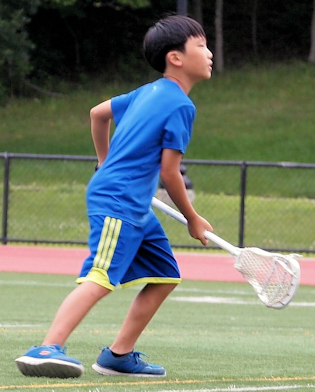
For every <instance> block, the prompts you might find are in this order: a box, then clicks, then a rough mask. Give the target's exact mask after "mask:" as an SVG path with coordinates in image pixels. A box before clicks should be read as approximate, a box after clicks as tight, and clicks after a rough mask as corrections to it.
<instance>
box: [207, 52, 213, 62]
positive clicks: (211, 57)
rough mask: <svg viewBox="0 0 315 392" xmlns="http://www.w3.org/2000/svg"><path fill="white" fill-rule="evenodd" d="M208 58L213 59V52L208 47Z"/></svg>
mask: <svg viewBox="0 0 315 392" xmlns="http://www.w3.org/2000/svg"><path fill="white" fill-rule="evenodd" d="M208 58H209V59H211V60H212V59H213V53H212V52H211V50H209V49H208Z"/></svg>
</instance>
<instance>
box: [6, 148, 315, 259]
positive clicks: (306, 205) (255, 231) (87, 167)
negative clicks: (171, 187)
mask: <svg viewBox="0 0 315 392" xmlns="http://www.w3.org/2000/svg"><path fill="white" fill-rule="evenodd" d="M0 159H1V161H2V164H3V170H2V174H0V180H1V183H2V185H1V192H2V194H3V197H2V201H1V202H0V203H1V204H0V207H1V214H2V216H1V220H2V233H1V242H2V243H3V244H7V243H9V242H31V243H60V244H86V242H87V237H88V231H89V227H88V220H87V217H86V207H85V190H86V185H87V182H88V181H89V179H90V177H91V175H92V174H93V171H94V166H95V157H91V156H60V155H27V154H10V153H0ZM183 163H184V165H185V170H184V175H185V176H187V178H186V179H188V181H187V182H188V183H189V184H190V187H191V185H192V189H190V190H189V192H190V196H191V197H192V198H193V204H194V206H195V208H196V210H197V211H198V212H199V213H200V214H201V215H203V216H204V217H206V218H207V219H208V220H209V221H210V222H211V224H212V226H213V227H214V230H215V232H216V233H217V234H218V235H219V236H221V237H223V238H224V239H226V240H227V241H229V242H231V243H233V244H235V245H238V246H258V247H261V248H264V249H267V250H276V251H290V252H305V253H307V252H315V164H297V163H281V162H279V163H269V162H242V161H236V162H234V161H233V162H232V161H205V160H202V161H201V160H184V161H183ZM163 193H165V191H163V189H159V191H158V197H162V198H163V197H165V194H163ZM157 215H158V216H159V218H160V220H161V222H162V224H163V226H164V228H165V230H166V232H167V234H168V236H169V238H170V241H171V243H172V245H173V246H174V247H182V248H199V247H200V248H201V247H202V246H201V245H199V243H198V242H197V241H196V240H194V239H192V238H190V237H189V235H188V233H187V229H186V228H185V227H184V226H182V225H180V224H179V223H178V222H176V221H175V220H173V219H172V218H170V217H168V216H166V215H165V214H163V213H161V212H159V211H157ZM214 248H215V247H214Z"/></svg>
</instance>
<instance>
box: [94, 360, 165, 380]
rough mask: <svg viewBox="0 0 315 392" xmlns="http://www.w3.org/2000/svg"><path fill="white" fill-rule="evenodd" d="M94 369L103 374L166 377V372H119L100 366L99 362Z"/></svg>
mask: <svg viewBox="0 0 315 392" xmlns="http://www.w3.org/2000/svg"><path fill="white" fill-rule="evenodd" d="M92 369H93V370H95V371H96V372H97V373H99V374H102V375H103V376H130V377H165V376H166V372H165V373H163V374H152V373H151V374H150V373H124V372H118V371H117V370H112V369H108V368H105V367H103V366H100V365H99V364H98V363H94V364H93V365H92Z"/></svg>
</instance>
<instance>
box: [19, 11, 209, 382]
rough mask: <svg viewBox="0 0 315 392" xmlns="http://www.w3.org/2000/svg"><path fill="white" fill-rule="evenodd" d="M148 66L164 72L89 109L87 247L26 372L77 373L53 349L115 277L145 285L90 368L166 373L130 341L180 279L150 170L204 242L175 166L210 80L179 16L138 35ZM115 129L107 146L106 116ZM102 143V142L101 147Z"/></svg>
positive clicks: (190, 28) (200, 39)
mask: <svg viewBox="0 0 315 392" xmlns="http://www.w3.org/2000/svg"><path fill="white" fill-rule="evenodd" d="M143 47H144V53H145V57H146V59H147V61H148V62H149V64H150V65H151V66H152V67H153V68H154V69H155V70H157V71H159V72H161V73H163V78H161V79H158V80H157V81H155V82H153V83H149V84H146V85H144V86H142V87H140V88H138V89H136V90H134V91H132V92H130V93H129V94H124V95H121V96H118V97H114V98H112V99H110V100H108V101H106V102H103V103H101V104H99V105H98V106H96V107H94V108H93V109H92V110H91V113H90V114H91V132H92V138H93V142H94V146H95V150H96V154H97V158H98V170H97V171H96V173H95V174H94V176H93V177H92V179H91V181H90V183H89V185H88V189H87V210H88V216H89V221H90V227H91V231H90V236H89V247H90V251H91V255H90V256H89V257H88V258H87V259H86V260H85V262H84V264H83V267H82V270H81V273H80V276H79V278H78V279H77V282H78V283H80V284H79V285H78V286H77V288H76V289H75V290H73V291H72V292H71V293H70V294H69V295H68V296H67V297H66V299H65V300H64V302H63V303H62V304H61V306H60V308H59V310H58V312H57V314H56V316H55V319H54V321H53V323H52V325H51V327H50V329H49V331H48V333H47V335H46V337H45V339H44V341H43V343H42V345H41V346H39V347H37V346H33V347H31V348H30V350H29V351H28V352H26V353H25V354H24V355H23V356H22V357H20V358H18V359H16V363H17V366H18V368H19V370H20V371H21V372H22V373H23V374H24V375H27V376H46V377H60V378H66V377H79V376H80V375H81V374H82V373H83V371H84V368H83V365H82V364H81V363H80V362H79V361H78V360H76V359H74V358H71V357H68V356H66V355H65V352H64V350H63V349H62V348H61V347H62V346H63V344H64V343H65V341H66V340H67V338H68V337H69V335H70V334H71V332H72V331H73V330H74V328H75V327H76V326H77V325H78V324H79V323H80V322H81V320H82V319H83V318H84V317H85V316H86V314H87V313H88V312H89V310H90V309H91V308H92V307H93V306H94V305H95V304H96V303H97V301H99V300H100V299H101V298H103V297H104V296H106V295H107V294H109V293H110V292H111V291H112V290H114V288H115V286H116V285H118V284H120V285H121V286H122V287H127V286H131V285H133V284H137V283H142V284H143V283H144V284H146V285H145V287H144V288H143V289H142V290H141V291H140V293H139V294H138V296H137V297H136V298H135V299H134V301H133V303H132V304H131V307H130V309H129V312H128V314H127V316H126V319H125V321H124V323H123V325H122V328H121V330H120V332H119V334H118V336H117V338H116V340H115V341H114V342H113V343H112V345H111V346H110V347H107V348H105V349H103V351H102V352H101V354H100V355H99V357H98V359H97V361H96V363H95V364H94V365H93V366H92V367H93V369H94V370H95V371H96V372H98V373H100V374H104V375H110V374H116V375H134V376H165V375H166V371H165V369H164V368H163V367H162V366H159V365H152V364H149V363H147V362H145V361H143V360H142V359H141V358H140V353H138V352H135V351H134V346H135V343H136V341H137V339H138V337H139V336H140V334H141V333H142V331H143V330H144V328H145V327H146V326H147V324H148V323H149V321H150V320H151V318H152V317H153V315H154V314H155V312H156V311H157V309H158V308H159V306H160V305H161V304H162V302H163V301H164V299H165V298H166V297H167V296H168V295H169V294H170V293H171V291H172V290H173V289H174V288H175V287H176V285H177V284H178V283H180V281H181V279H180V274H179V270H178V266H177V263H176V261H175V259H174V256H173V253H172V250H171V247H170V244H169V241H168V239H167V237H166V235H165V233H164V231H163V229H162V227H161V225H160V223H159V221H158V220H157V218H156V216H155V214H154V212H153V210H152V209H151V208H150V204H151V199H152V197H153V196H154V193H155V191H156V188H157V184H158V179H159V175H160V177H161V179H162V181H163V184H164V186H165V188H166V190H167V192H168V193H169V195H170V197H171V199H172V200H173V201H174V203H175V204H176V205H177V207H178V208H179V210H180V211H181V212H182V213H183V215H184V216H185V217H186V219H187V221H188V230H189V233H190V235H191V236H192V237H194V238H196V239H199V240H200V241H201V243H202V244H204V245H205V244H206V243H207V240H206V238H205V237H204V231H205V230H211V231H212V227H211V225H210V224H209V223H208V222H207V221H206V220H205V219H203V218H202V217H200V216H199V215H198V214H197V213H196V211H195V210H194V208H193V206H192V205H191V203H190V201H189V199H188V197H187V194H186V190H185V184H184V181H183V178H182V175H181V173H180V163H181V159H182V155H183V154H184V153H185V150H186V148H187V145H188V143H189V140H190V137H191V131H192V125H193V121H194V117H195V106H194V104H193V103H192V101H191V100H190V98H189V97H188V93H189V91H190V90H191V88H192V87H193V86H194V85H195V84H196V83H197V82H199V81H201V80H205V79H209V78H210V77H211V71H212V68H211V66H212V53H211V52H210V51H209V49H208V48H207V42H206V37H205V33H204V30H203V29H202V27H201V26H200V25H199V24H198V23H197V22H196V21H194V20H192V19H190V18H188V17H184V16H178V15H175V16H169V17H167V18H165V19H162V20H160V21H159V22H157V23H156V24H155V25H154V26H152V27H151V28H150V29H149V30H148V32H147V34H146V36H145V38H144V44H143ZM112 119H114V121H115V125H116V130H115V133H114V135H113V137H112V139H111V143H109V132H110V122H111V120H112ZM109 144H110V147H109Z"/></svg>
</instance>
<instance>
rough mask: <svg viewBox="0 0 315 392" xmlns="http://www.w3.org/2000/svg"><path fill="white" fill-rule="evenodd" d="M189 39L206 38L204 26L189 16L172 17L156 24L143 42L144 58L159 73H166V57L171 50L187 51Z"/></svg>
mask: <svg viewBox="0 0 315 392" xmlns="http://www.w3.org/2000/svg"><path fill="white" fill-rule="evenodd" d="M189 37H206V34H205V32H204V29H203V28H202V26H201V25H200V24H199V23H198V22H197V21H195V20H194V19H191V18H189V17H187V16H183V15H172V16H167V17H166V18H164V19H161V20H159V21H158V22H156V23H155V24H154V25H153V26H152V27H150V28H149V30H148V31H147V33H146V35H145V37H144V40H143V51H144V56H145V58H146V60H147V61H148V63H149V64H150V65H151V66H152V67H153V68H154V69H155V70H156V71H158V72H161V73H163V72H164V71H165V67H166V62H165V56H166V54H167V53H168V52H169V51H170V50H179V51H181V52H184V51H185V43H186V41H187V39H188V38H189Z"/></svg>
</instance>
